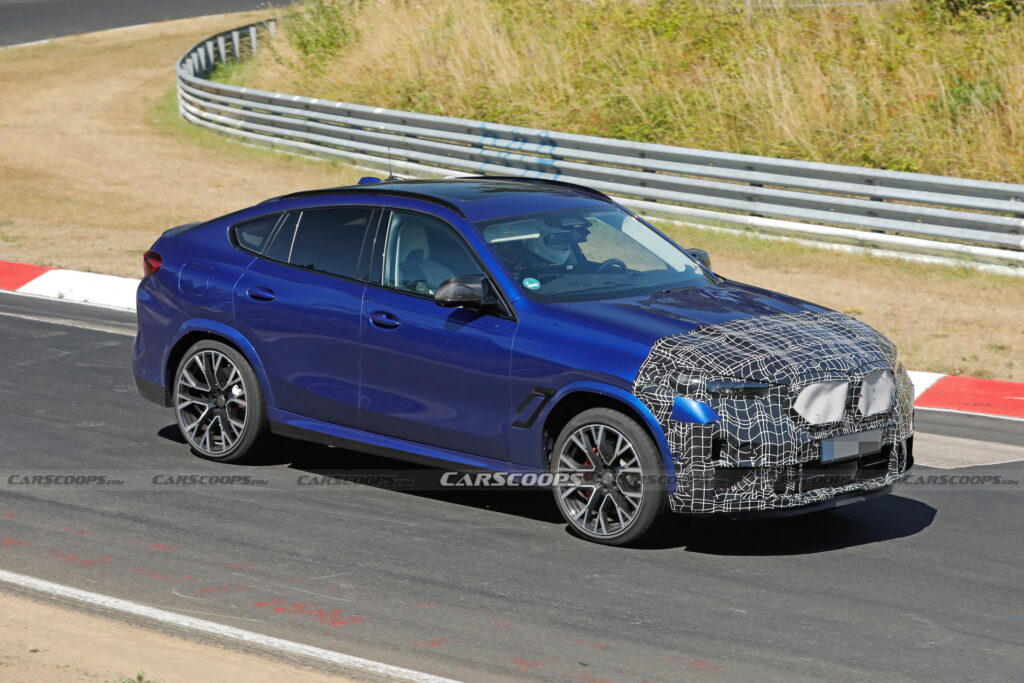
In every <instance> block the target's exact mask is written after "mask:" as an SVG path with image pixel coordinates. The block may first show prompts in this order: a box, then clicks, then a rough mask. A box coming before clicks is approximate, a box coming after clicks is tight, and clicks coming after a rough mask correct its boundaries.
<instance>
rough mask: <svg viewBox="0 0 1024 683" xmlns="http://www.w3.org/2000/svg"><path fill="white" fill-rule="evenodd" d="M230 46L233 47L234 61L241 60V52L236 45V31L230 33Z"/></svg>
mask: <svg viewBox="0 0 1024 683" xmlns="http://www.w3.org/2000/svg"><path fill="white" fill-rule="evenodd" d="M231 44H232V45H234V46H235V59H236V60H239V59H241V58H242V50H241V47H240V46H239V44H238V31H232V32H231Z"/></svg>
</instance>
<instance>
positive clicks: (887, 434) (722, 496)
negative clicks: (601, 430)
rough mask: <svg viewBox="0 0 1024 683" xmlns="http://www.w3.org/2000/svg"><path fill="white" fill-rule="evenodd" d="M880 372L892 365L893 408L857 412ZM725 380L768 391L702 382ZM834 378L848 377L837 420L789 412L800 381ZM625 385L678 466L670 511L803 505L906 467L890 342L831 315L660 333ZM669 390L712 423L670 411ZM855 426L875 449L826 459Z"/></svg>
mask: <svg viewBox="0 0 1024 683" xmlns="http://www.w3.org/2000/svg"><path fill="white" fill-rule="evenodd" d="M883 369H891V370H892V371H893V379H894V382H895V387H894V392H893V395H892V397H891V399H890V405H889V407H888V409H887V410H882V411H879V412H877V413H876V412H872V413H870V414H868V415H864V414H862V413H861V411H860V408H859V404H858V397H859V396H860V395H861V392H862V391H863V390H864V389H863V387H864V385H865V380H866V378H867V377H868V376H869V375H871V373H874V372H876V371H878V370H883ZM723 377H724V378H741V379H744V380H746V379H749V380H751V381H755V382H760V383H761V384H762V385H764V386H766V387H767V389H766V390H765V391H764V392H762V393H760V394H757V395H755V396H738V397H736V396H733V397H728V396H722V395H720V394H712V393H710V391H709V390H708V388H707V386H708V380H709V379H713V378H723ZM838 380H841V381H843V382H846V383H847V393H846V403H845V406H843V407H842V419H841V420H838V421H835V422H829V423H826V424H812V423H810V422H808V421H807V420H806V419H804V418H803V417H802V415H801V414H799V412H798V411H796V410H795V402H796V400H797V398H798V396H799V395H800V392H801V391H802V389H804V388H805V387H807V386H808V385H810V384H811V383H816V382H828V381H838ZM634 393H635V394H636V395H637V396H638V397H639V398H640V399H641V400H642V401H644V403H645V404H646V405H647V406H648V407H649V408H650V409H651V411H652V412H653V413H654V415H655V417H656V418H657V419H658V422H659V423H660V424H661V425H662V428H663V429H664V431H665V436H666V440H667V441H668V446H669V450H670V451H671V454H672V459H673V462H674V466H675V477H676V487H675V490H674V491H673V492H672V493H671V494H670V495H669V501H668V502H669V507H670V508H671V509H672V511H673V512H679V513H687V514H716V513H726V514H733V513H750V512H764V511H784V510H792V511H810V510H811V509H815V506H819V505H821V504H824V503H826V502H827V501H836V500H839V499H847V498H849V497H857V496H862V495H863V494H867V493H872V492H877V491H882V490H886V489H889V488H891V487H892V486H893V485H894V484H896V483H897V482H898V481H899V480H900V478H901V477H902V476H903V474H904V473H905V472H906V471H907V469H908V468H909V466H910V465H911V464H912V463H913V455H912V451H913V396H914V391H913V385H912V384H911V383H910V379H909V377H908V376H907V373H906V371H905V370H904V369H903V368H902V367H901V366H900V365H899V362H898V359H897V357H896V349H895V347H894V346H893V345H892V343H891V342H889V341H888V340H886V339H885V338H884V337H882V336H881V335H879V334H878V333H877V332H875V331H874V330H872V329H871V328H870V327H868V326H866V325H864V324H863V323H860V322H859V321H855V320H852V319H850V318H847V317H846V316H842V315H841V314H838V313H822V314H811V313H800V314H794V315H780V316H765V317H763V318H753V319H745V320H739V321H733V322H729V323H722V324H719V325H710V326H706V327H703V328H698V329H697V330H695V331H693V332H690V333H686V334H682V335H678V336H675V337H666V338H663V339H662V340H659V341H658V342H657V343H656V344H655V346H654V347H653V348H652V350H651V355H650V357H649V358H648V359H647V361H646V362H645V363H644V365H643V366H642V367H641V369H640V372H639V374H638V376H637V379H636V382H635V385H634ZM677 396H682V397H684V398H689V399H692V400H694V401H700V402H702V403H705V404H707V405H708V406H710V408H711V409H712V410H713V412H714V414H715V415H717V416H718V418H719V419H718V420H716V421H713V422H710V423H707V424H698V423H697V422H700V420H694V421H693V422H691V421H687V420H688V417H687V416H685V415H680V416H678V417H679V419H675V418H674V415H673V406H674V404H675V398H676V397H677ZM862 432H867V433H871V434H876V435H877V434H880V435H881V437H880V440H877V441H875V444H876V445H875V447H874V448H875V451H874V452H861V453H859V454H858V455H857V457H856V458H855V459H854V460H841V461H839V462H836V463H833V464H825V463H823V461H822V455H821V454H822V442H823V441H826V440H830V439H836V438H838V437H844V436H846V435H853V434H860V433H862ZM876 438H877V437H876Z"/></svg>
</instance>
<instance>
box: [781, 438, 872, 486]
mask: <svg viewBox="0 0 1024 683" xmlns="http://www.w3.org/2000/svg"><path fill="white" fill-rule="evenodd" d="M891 450H892V449H891V448H890V447H888V446H886V447H885V448H883V449H882V450H881V451H879V452H877V453H869V454H867V455H862V456H861V457H859V458H856V459H854V460H844V461H842V462H836V463H829V464H827V465H823V464H821V463H817V462H813V463H804V464H803V465H798V466H797V467H795V468H794V469H795V470H797V472H796V477H795V479H796V480H795V481H794V482H793V484H794V489H795V490H794V491H793V493H806V492H808V491H815V490H818V489H824V488H835V487H837V486H846V485H847V484H853V483H857V482H863V481H869V480H871V479H878V478H879V477H884V476H885V475H886V474H887V473H888V471H889V457H890V455H891Z"/></svg>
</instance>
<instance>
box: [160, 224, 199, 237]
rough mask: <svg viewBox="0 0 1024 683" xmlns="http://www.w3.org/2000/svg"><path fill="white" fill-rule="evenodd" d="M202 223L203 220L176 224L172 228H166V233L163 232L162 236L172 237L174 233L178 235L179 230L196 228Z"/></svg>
mask: <svg viewBox="0 0 1024 683" xmlns="http://www.w3.org/2000/svg"><path fill="white" fill-rule="evenodd" d="M202 224H203V222H202V221H197V222H195V223H184V224H182V225H178V226H175V227H173V228H171V229H170V230H164V233H163V235H162V237H171V236H172V235H177V234H178V233H179V232H185V231H186V230H191V229H192V228H195V227H197V226H200V225H202Z"/></svg>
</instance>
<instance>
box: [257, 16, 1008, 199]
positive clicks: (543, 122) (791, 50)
mask: <svg viewBox="0 0 1024 683" xmlns="http://www.w3.org/2000/svg"><path fill="white" fill-rule="evenodd" d="M718 4H719V3H714V2H706V0H588V1H587V2H580V1H579V0H544V1H543V2H542V1H540V0H430V1H429V2H423V1H422V0H306V3H305V7H306V9H305V10H302V11H294V10H291V11H289V12H288V25H289V26H291V27H292V29H287V28H286V30H285V31H283V32H282V33H281V35H280V36H279V39H278V40H277V41H276V42H275V47H276V55H270V54H264V55H263V57H262V58H261V59H260V60H259V62H258V64H257V65H256V67H255V68H254V69H251V70H247V71H246V72H245V73H244V74H243V75H242V76H243V77H244V78H246V79H247V81H248V83H249V84H252V85H256V86H259V87H265V88H267V89H271V90H278V91H282V92H301V93H303V94H306V95H310V96H315V97H323V98H327V99H335V100H342V101H346V102H358V103H364V104H372V105H375V106H387V107H394V108H397V109H412V110H416V111H423V112H428V113H436V114H445V115H449V116H459V117H468V118H475V119H483V120H488V121H500V122H503V123H510V124H516V125H529V126H535V127H539V128H550V129H553V130H563V131H570V132H578V133H588V134H595V135H607V136H611V137H619V138H624V139H628V140H640V141H654V142H663V143H668V144H675V145H683V146H689V147H698V148H703V149H715V150H721V151H732V152H742V153H750V154H763V155H769V156H780V157H788V158H797V159H811V160H817V161H828V162H836V163H850V164H855V165H865V166H874V167H883V168H890V169H898V170H915V171H922V172H927V173H939V174H946V175H962V176H967V177H976V178H985V179H991V180H1003V181H1019V182H1024V68H1022V60H1021V46H1022V45H1024V18H1021V19H1018V20H1016V21H1010V22H1006V21H1002V20H998V19H990V20H986V19H983V18H978V17H969V18H963V19H960V20H956V21H953V20H949V19H948V18H946V19H943V18H940V17H937V16H935V15H933V14H932V13H930V12H929V11H927V10H926V9H924V8H923V6H922V5H921V3H920V2H911V3H908V4H896V5H883V6H865V7H836V8H830V9H829V8H825V9H813V8H811V9H807V8H805V9H799V10H766V9H761V10H754V11H743V10H740V11H731V12H730V11H725V10H722V9H716V8H715V5H718Z"/></svg>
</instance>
